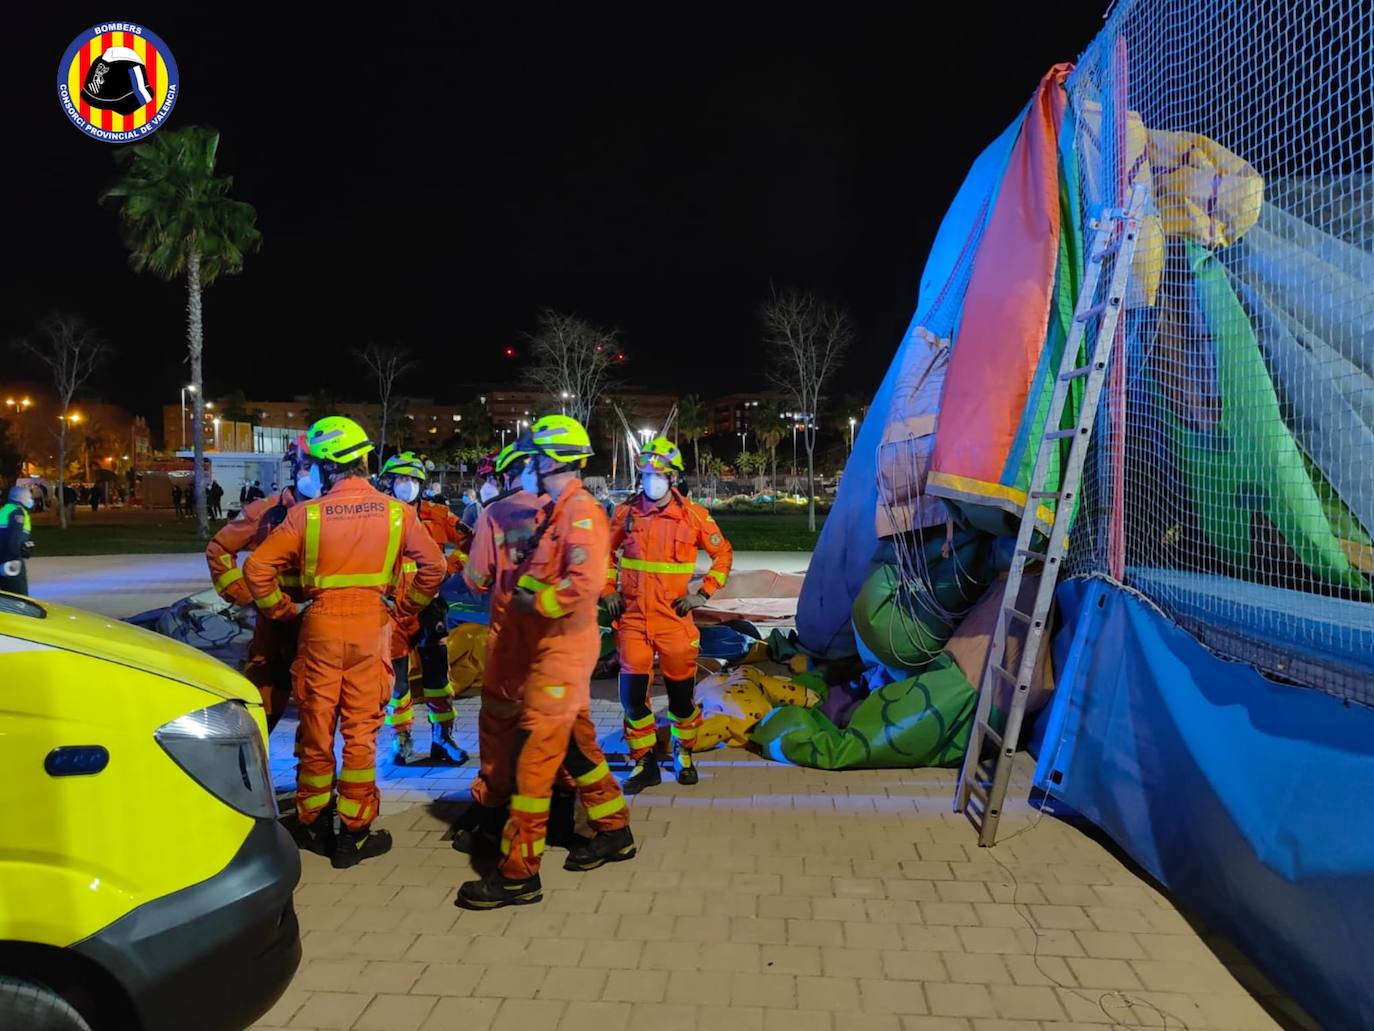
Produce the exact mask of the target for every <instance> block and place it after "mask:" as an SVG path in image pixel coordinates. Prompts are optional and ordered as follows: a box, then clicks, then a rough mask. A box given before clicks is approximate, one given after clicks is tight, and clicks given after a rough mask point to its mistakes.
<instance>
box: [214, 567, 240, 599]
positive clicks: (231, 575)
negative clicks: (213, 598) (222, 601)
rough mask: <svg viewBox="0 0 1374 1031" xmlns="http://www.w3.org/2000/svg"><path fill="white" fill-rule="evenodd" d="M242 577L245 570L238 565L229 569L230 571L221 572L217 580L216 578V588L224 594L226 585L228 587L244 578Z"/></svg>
mask: <svg viewBox="0 0 1374 1031" xmlns="http://www.w3.org/2000/svg"><path fill="white" fill-rule="evenodd" d="M242 579H243V570H242V569H239V568H238V567H237V566H235V567H234V568H233V569H231V570H229V572H227V573H221V574H220V575H219V577H217V578H216V580H215V590H217V591H219V592H220V593H221V594H223V593H224V589H225V588H226V587H228V586H229V585H230V584H232V583H237V582H238V581H239V580H242Z"/></svg>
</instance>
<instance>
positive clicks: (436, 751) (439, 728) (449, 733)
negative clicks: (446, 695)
mask: <svg viewBox="0 0 1374 1031" xmlns="http://www.w3.org/2000/svg"><path fill="white" fill-rule="evenodd" d="M430 735H431V737H430V742H429V758H430V761H431V762H442V763H448V764H449V765H450V766H462V765H463V763H465V762H467V761H468V753H467V752H466V751H464V750H463V749H462V748H460V747H459V746H458V742H457V741H455V740H453V721H452V720H450V721H447V722H445V723H432V724H430Z"/></svg>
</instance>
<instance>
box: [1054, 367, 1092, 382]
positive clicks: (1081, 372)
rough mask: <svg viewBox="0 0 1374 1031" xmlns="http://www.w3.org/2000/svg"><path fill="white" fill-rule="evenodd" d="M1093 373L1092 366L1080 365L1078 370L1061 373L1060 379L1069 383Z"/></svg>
mask: <svg viewBox="0 0 1374 1031" xmlns="http://www.w3.org/2000/svg"><path fill="white" fill-rule="evenodd" d="M1092 371H1093V367H1092V366H1091V365H1080V366H1079V367H1078V368H1076V369H1070V370H1069V371H1068V372H1061V373H1060V374H1059V378H1060V379H1061V380H1063V381H1064V382H1065V383H1067V382H1069V380H1072V379H1081V378H1082V377H1084V376H1086V375H1087V374H1088V373H1090V372H1092Z"/></svg>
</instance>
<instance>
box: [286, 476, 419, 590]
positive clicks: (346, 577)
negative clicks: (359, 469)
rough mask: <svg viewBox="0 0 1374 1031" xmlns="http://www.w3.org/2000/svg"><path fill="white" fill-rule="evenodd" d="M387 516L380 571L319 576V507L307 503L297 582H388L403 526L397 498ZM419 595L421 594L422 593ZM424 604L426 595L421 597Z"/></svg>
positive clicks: (377, 584) (354, 584) (338, 584)
mask: <svg viewBox="0 0 1374 1031" xmlns="http://www.w3.org/2000/svg"><path fill="white" fill-rule="evenodd" d="M387 505H388V512H389V515H388V519H389V521H390V524H391V527H390V532H389V533H388V535H387V542H386V558H385V560H384V561H383V563H382V568H381V571H380V572H376V573H340V574H337V575H334V576H319V575H317V574H316V572H315V570H316V569H317V568H318V566H319V562H320V508H319V506H318V505H308V506H306V509H305V568H304V569H303V570H301V582H302V583H303V584H305V585H306V586H308V587H382V586H385V585H386V584H387V583H390V582H391V579H392V573H393V571H394V570H395V568H396V556H397V555H399V554H400V552H401V530H402V529H403V528H404V526H405V506H404V505H402V504H401V503H400V502H399V501H390V502H388V503H387ZM422 597H423V596H422ZM425 601H426V604H427V603H428V602H429V599H428V598H426V599H425Z"/></svg>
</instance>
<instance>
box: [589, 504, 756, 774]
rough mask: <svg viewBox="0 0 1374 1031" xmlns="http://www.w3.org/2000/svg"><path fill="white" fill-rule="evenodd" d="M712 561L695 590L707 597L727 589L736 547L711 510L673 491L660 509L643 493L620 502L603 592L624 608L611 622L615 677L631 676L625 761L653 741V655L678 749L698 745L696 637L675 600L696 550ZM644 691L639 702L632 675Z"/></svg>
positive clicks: (687, 582)
mask: <svg viewBox="0 0 1374 1031" xmlns="http://www.w3.org/2000/svg"><path fill="white" fill-rule="evenodd" d="M698 548H704V549H705V550H706V553H707V554H708V555H710V556H711V560H712V561H711V570H710V572H708V573H707V574H706V579H705V580H703V581H702V583H701V587H700V588H698V590H700V591H701V593H702V594H705V595H706V596H707V597H710V596H711V595H712V594H714V593H715V592H716V591H718V590H720V588H721V587H723V586H725V581H726V579H727V578H728V577H729V576H730V566H731V564H732V562H733V561H734V550H733V549H732V548H731V547H730V542H729V541H727V540H726V539H725V535H724V534H722V533H721V532H720V527H719V526H717V525H716V521H715V519H714V518H712V516H711V513H710V512H709V511H708V510H707V509H705V508H703V507H702V506H701V505H698V504H697V503H696V502H695V501H690V500H688V499H687V498H684V497H683V496H682V495H681V494H679V493H678V492H677V491H676V490H674V491H673V492H672V495H671V500H670V501H669V502H668V504H667V505H665V506H664V507H662V508H659V507H658V505H656V504H655V503H654V502H652V501H650V500H649V499H648V498H646V497H645V496H644V495H643V494H640V495H638V496H637V497H634V498H632V499H630V500H629V501H627V502H626V503H625V504H623V505H621V506H620V507H619V508H617V509H616V511H615V520H614V522H613V523H612V525H611V555H612V557H614V556H615V554H616V552H620V562H619V583H618V584H617V568H616V567H615V566H609V567H608V568H607V570H606V577H607V579H606V586H605V588H604V590H603V591H602V593H603V594H611V593H613V592H615V591H616V590H619V591H620V595H621V597H622V598H623V599H624V600H625V611H624V612H623V613H622V614H621V616H620V620H619V622H618V623H617V624H616V644H617V645H618V646H619V648H620V672H621V673H622V674H630V675H633V676H635V677H636V678H637V679H636V682H635V697H633V698H627V697H624V696H622V704H623V705H624V707H625V742H626V744H627V745H628V746H629V749H630V756H631V757H632V758H634V759H639V758H641V757H642V756H645V755H647V754H648V753H649V752H650V751H652V750H653V748H654V746H655V745H656V744H657V741H658V734H657V731H656V729H655V727H654V714H653V709H652V708H651V706H650V705H649V683H650V678H651V677H652V675H653V671H654V653H655V652H657V653H658V663H659V666H660V667H661V668H662V670H663V680H664V683H665V686H666V687H667V689H668V712H669V714H670V715H671V716H672V717H673V736H674V737H675V738H677V739H678V740H680V741H681V742H682V744H683V747H684V748H687V749H689V750H690V749H691V747H692V745H694V744H695V743H696V736H697V728H698V727H700V726H701V710H700V709H699V708H698V707H697V706H696V704H695V702H694V701H693V697H692V696H693V692H694V690H695V687H696V671H697V653H698V652H699V651H700V650H701V635H700V632H699V631H698V630H697V625H696V623H695V622H694V621H693V619H692V617H691V615H690V614H689V615H687V616H679V615H678V614H677V613H676V612H674V611H673V602H674V601H676V600H677V599H678V598H681V597H682V596H683V595H685V594H687V593H688V592H689V591H690V590H691V580H692V574H693V571H694V570H695V569H696V561H697V549H698ZM640 677H642V678H643V694H644V697H643V699H642V701H641V699H640V698H639V697H638V689H639V683H638V678H640Z"/></svg>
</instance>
